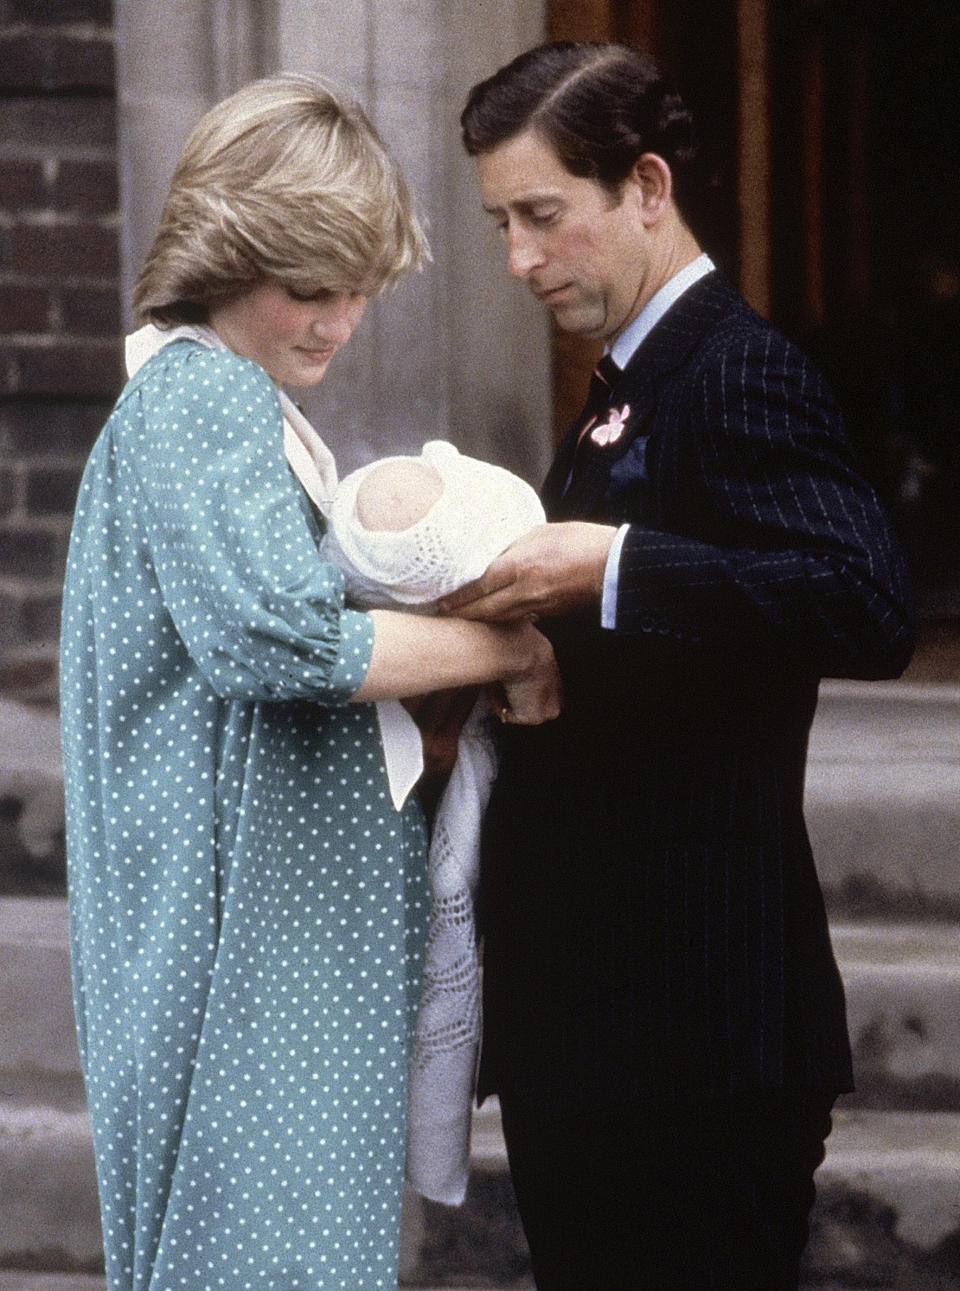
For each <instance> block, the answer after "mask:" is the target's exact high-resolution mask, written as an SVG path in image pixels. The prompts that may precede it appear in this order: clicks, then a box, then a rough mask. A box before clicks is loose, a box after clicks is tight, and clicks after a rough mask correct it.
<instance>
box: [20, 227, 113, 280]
mask: <svg viewBox="0 0 960 1291" xmlns="http://www.w3.org/2000/svg"><path fill="white" fill-rule="evenodd" d="M6 242H7V246H6V249H5V257H9V258H8V259H6V263H5V267H6V268H8V269H14V270H15V271H16V272H17V273H21V274H36V275H38V276H50V277H60V276H61V275H63V274H69V275H70V276H71V277H78V278H81V277H93V278H107V277H115V276H116V275H117V274H118V273H119V270H120V249H119V239H118V237H117V231H116V229H112V228H104V227H103V226H102V225H99V224H91V223H89V222H77V223H75V224H65V225H64V224H57V225H45V224H43V225H41V224H15V225H14V226H13V227H12V228H11V229H10V230H9V232H8V236H7V239H6Z"/></svg>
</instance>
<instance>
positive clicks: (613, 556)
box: [600, 253, 716, 628]
mask: <svg viewBox="0 0 960 1291" xmlns="http://www.w3.org/2000/svg"><path fill="white" fill-rule="evenodd" d="M715 267H716V266H715V265H714V263H713V261H712V260H711V259H710V257H709V256H708V255H706V254H705V253H704V254H701V255H698V256H697V258H696V260H691V261H690V263H689V264H688V265H686V266H685V267H684V268H683V269H681V270H680V272H679V273H676V274H674V275H673V277H672V278H671V279H670V281H669V282H667V283H664V285H663V286H662V287H661V288H660V290H659V291H658V292H657V293H656V294H655V295H653V296H651V297H650V299H649V300H648V301H647V303H646V304H645V305H644V307H643V308H642V309H641V310H640V313H639V314H638V315H637V316H636V318H635V319H634V320H633V322H632V323H630V324H628V326H627V327H626V328H624V330H623V331H622V332H621V333H620V335H619V336H618V337H617V339H616V341H614V343H613V345H612V347H611V348H610V349H609V350H607V353H608V354H609V355H610V357H611V358H612V359H613V361H614V363H616V364H617V366H618V367H619V368H621V369H623V368H625V367H626V366H627V364H628V363H629V362H630V360H631V359H632V358H633V356H634V354H635V353H636V352H637V350H638V349H639V348H640V346H641V345H642V343H643V342H644V340H645V339H646V338H647V337H648V336H649V334H650V333H651V332H652V331H653V329H654V327H655V326H656V324H657V323H659V321H660V319H661V318H663V316H664V314H665V313H666V312H667V310H668V309H669V308H670V306H671V305H673V304H675V303H676V301H678V300H679V299H680V297H681V296H682V295H683V293H684V292H685V291H688V290H689V289H690V288H691V287H692V286H693V284H694V283H695V282H699V281H700V279H701V278H704V277H706V275H707V274H708V273H711V272H712V271H713V269H714V268H715ZM629 528H630V526H629V525H627V524H625V525H621V526H620V528H619V529H618V530H617V534H616V537H615V538H614V540H613V544H612V546H611V548H610V552H609V554H608V556H607V563H606V567H605V569H604V573H603V599H602V600H601V602H600V625H601V627H605V628H615V627H616V626H617V582H618V578H619V572H620V552H621V550H622V549H623V541H624V538H626V536H627V530H628V529H629Z"/></svg>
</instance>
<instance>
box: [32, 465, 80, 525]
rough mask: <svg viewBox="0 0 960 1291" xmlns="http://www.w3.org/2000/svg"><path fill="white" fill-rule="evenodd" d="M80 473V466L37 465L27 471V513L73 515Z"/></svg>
mask: <svg viewBox="0 0 960 1291" xmlns="http://www.w3.org/2000/svg"><path fill="white" fill-rule="evenodd" d="M80 474H81V467H79V466H75V467H68V466H36V467H33V468H32V469H30V470H29V471H28V472H27V488H26V505H27V514H28V515H30V516H49V515H72V514H73V508H74V506H75V505H76V501H77V490H78V489H79V487H80Z"/></svg>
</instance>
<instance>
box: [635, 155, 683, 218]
mask: <svg viewBox="0 0 960 1291" xmlns="http://www.w3.org/2000/svg"><path fill="white" fill-rule="evenodd" d="M628 182H632V183H634V184H635V185H636V186H637V187H636V195H637V199H638V200H639V202H640V214H641V218H642V219H643V222H644V223H645V224H648V225H653V224H659V223H660V221H661V220H662V219H663V217H664V214H665V213H666V210H667V207H668V206H669V204H670V201H671V198H672V197H673V176H672V175H671V173H670V167H669V166H668V165H667V163H666V162H665V161H664V160H663V158H662V157H661V156H659V154H657V153H655V152H645V153H642V154H641V155H640V156H639V157H638V158H637V160H636V161H635V162H634V164H633V169H632V170H631V171H630V174H629V176H628Z"/></svg>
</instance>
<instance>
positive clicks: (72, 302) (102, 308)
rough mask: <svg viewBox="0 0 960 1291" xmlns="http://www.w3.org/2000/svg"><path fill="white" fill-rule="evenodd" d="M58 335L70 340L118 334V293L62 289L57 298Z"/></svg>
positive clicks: (103, 289)
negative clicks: (61, 334)
mask: <svg viewBox="0 0 960 1291" xmlns="http://www.w3.org/2000/svg"><path fill="white" fill-rule="evenodd" d="M60 314H61V325H60V326H61V331H63V332H67V333H69V334H70V335H73V336H103V337H109V338H110V339H111V340H113V339H114V338H115V337H117V336H118V335H119V333H120V328H121V323H120V293H119V292H118V291H115V290H112V289H110V288H100V287H65V288H64V289H63V291H62V293H61V297H60Z"/></svg>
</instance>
